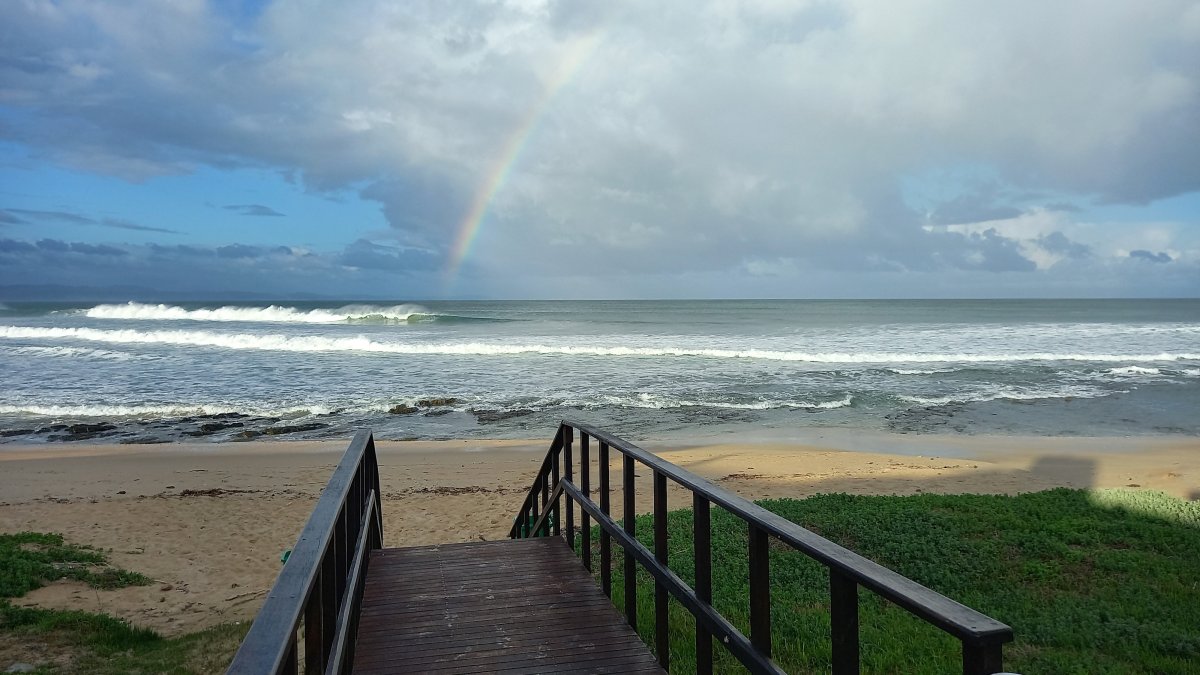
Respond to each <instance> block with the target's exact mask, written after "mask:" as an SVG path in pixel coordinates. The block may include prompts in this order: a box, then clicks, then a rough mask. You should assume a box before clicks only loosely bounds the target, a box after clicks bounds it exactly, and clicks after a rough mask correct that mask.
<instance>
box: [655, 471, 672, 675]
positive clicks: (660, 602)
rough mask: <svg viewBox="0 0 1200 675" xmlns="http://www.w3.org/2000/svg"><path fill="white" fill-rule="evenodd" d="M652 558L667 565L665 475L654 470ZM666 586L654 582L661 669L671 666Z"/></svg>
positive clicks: (656, 643) (656, 640) (657, 649)
mask: <svg viewBox="0 0 1200 675" xmlns="http://www.w3.org/2000/svg"><path fill="white" fill-rule="evenodd" d="M654 559H655V560H657V561H658V562H660V563H662V565H663V567H666V566H667V477H666V476H664V475H663V474H661V473H659V472H658V471H655V472H654ZM667 617H668V614H667V587H666V586H664V585H663V584H662V582H660V581H658V580H655V582H654V649H655V651H657V652H658V664H659V665H660V666H662V667H663V670H668V671H669V670H670V668H671V640H670V636H669V633H668V626H667V621H668V618H667Z"/></svg>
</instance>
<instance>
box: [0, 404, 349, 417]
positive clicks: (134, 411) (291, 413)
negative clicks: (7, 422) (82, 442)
mask: <svg viewBox="0 0 1200 675" xmlns="http://www.w3.org/2000/svg"><path fill="white" fill-rule="evenodd" d="M329 412H330V409H329V408H327V407H324V406H318V405H312V406H301V407H291V408H263V409H258V408H253V407H251V408H247V407H239V406H232V405H194V404H186V403H179V404H174V405H40V404H29V405H21V404H15V405H0V415H39V416H44V417H70V418H73V417H103V418H111V417H186V416H189V415H222V414H228V413H242V414H244V415H253V416H261V417H297V416H304V415H324V414H327V413H329Z"/></svg>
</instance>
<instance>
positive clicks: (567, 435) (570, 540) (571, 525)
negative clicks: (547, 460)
mask: <svg viewBox="0 0 1200 675" xmlns="http://www.w3.org/2000/svg"><path fill="white" fill-rule="evenodd" d="M574 437H575V430H574V429H572V428H571V427H563V478H564V479H565V480H566V481H567V482H569V483H573V482H574V481H573V480H572V478H574V475H573V473H572V470H571V444H572V443H573V442H574ZM566 503H567V546H570V547H571V550H572V551H574V550H575V502H574V500H572V499H571V498H570V497H567V498H566Z"/></svg>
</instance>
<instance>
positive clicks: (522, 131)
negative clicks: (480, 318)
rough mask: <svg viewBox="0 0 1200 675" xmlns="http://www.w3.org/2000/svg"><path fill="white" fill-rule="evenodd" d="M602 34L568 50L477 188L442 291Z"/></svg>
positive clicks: (459, 230)
mask: <svg viewBox="0 0 1200 675" xmlns="http://www.w3.org/2000/svg"><path fill="white" fill-rule="evenodd" d="M600 33H601V31H600V30H599V29H597V30H593V31H592V32H590V33H588V34H587V35H585V36H583V37H582V38H580V39H579V40H577V41H576V42H575V43H574V44H572V45H571V46H570V47H568V49H567V51H566V54H565V55H564V57H563V59H562V60H561V61H560V62H559V64H558V68H557V69H556V70H555V71H554V73H553V74H552V75H551V76H550V78H549V79H548V80H547V81H546V84H545V86H544V87H543V88H542V93H541V95H540V96H539V97H538V98H537V100H536V101H534V103H533V105H532V106H530V108H529V111H528V112H527V113H526V114H525V116H524V117H522V118H521V120H520V122H519V123H518V124H517V126H516V128H514V129H513V131H512V133H511V134H509V136H508V138H507V140H506V141H505V142H504V144H503V146H502V148H501V151H500V154H499V155H498V156H497V158H496V161H495V162H493V164H492V166H491V167H490V168H489V170H488V172H487V173H486V174H485V176H484V180H483V182H482V183H480V184H479V187H478V189H476V191H475V195H474V197H473V198H472V199H471V205H470V208H469V209H467V213H466V215H464V216H463V218H462V220H461V221H459V223H458V225H457V227H456V228H455V231H456V232H457V234H456V235H455V237H454V243H453V244H452V246H451V248H450V256H449V258H448V260H447V263H446V268H445V271H444V274H443V279H444V284H443V290H445V291H446V292H447V293H448V292H449V291H450V290H452V289H451V287H452V286H453V284H454V282H455V280H456V279H457V278H458V271H459V269H460V268H461V267H462V263H463V260H465V259H466V257H467V254H469V253H470V252H471V244H472V243H473V242H474V241H475V237H476V235H478V234H479V229H480V226H481V225H483V221H484V219H485V218H486V217H487V213H488V207H489V206H491V203H492V200H493V199H495V197H496V194H497V193H498V192H500V189H501V188H502V187H504V183H505V182H506V181H507V180H508V176H509V174H510V173H511V172H512V169H513V166H515V165H516V163H517V160H519V159H520V158H521V152H522V151H523V150H524V149H525V146H526V144H527V143H528V141H529V138H530V136H532V135H533V131H534V129H536V128H537V126H538V122H540V121H541V119H542V117H543V115H545V113H546V110H547V109H548V108H549V105H550V102H551V101H553V100H554V97H555V96H556V95H557V94H558V92H560V91H561V90H562V89H563V87H564V86H566V84H567V83H568V82H569V81H570V80H571V78H572V77H574V75H575V73H576V72H578V71H579V68H580V66H582V65H583V63H584V62H585V61H587V59H588V57H589V56H591V54H592V52H593V51H595V49H596V45H597V44H599V42H600Z"/></svg>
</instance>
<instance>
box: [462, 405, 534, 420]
mask: <svg viewBox="0 0 1200 675" xmlns="http://www.w3.org/2000/svg"><path fill="white" fill-rule="evenodd" d="M535 412H537V411H536V410H533V409H531V408H517V409H515V410H472V411H471V414H472V415H474V416H475V419H477V420H479V421H480V422H484V423H487V422H500V421H502V420H507V419H512V418H514V417H524V416H526V415H532V414H533V413H535Z"/></svg>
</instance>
